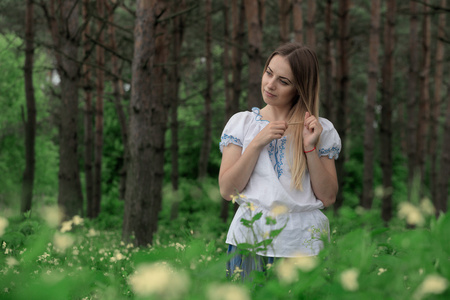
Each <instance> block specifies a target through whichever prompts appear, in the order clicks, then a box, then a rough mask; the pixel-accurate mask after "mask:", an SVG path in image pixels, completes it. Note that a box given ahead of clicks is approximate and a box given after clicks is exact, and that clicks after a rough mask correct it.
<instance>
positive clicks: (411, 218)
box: [398, 202, 425, 226]
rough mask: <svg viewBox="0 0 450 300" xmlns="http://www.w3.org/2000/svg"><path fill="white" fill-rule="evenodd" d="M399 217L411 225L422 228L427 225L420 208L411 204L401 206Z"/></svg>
mask: <svg viewBox="0 0 450 300" xmlns="http://www.w3.org/2000/svg"><path fill="white" fill-rule="evenodd" d="M398 217H399V218H400V219H405V220H406V222H407V223H408V224H409V225H416V226H422V225H423V224H424V223H425V219H424V217H423V216H422V213H421V212H420V210H419V208H417V207H416V206H414V205H413V204H411V203H409V202H402V203H400V204H399V210H398Z"/></svg>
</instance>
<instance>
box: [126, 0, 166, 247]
mask: <svg viewBox="0 0 450 300" xmlns="http://www.w3.org/2000/svg"><path fill="white" fill-rule="evenodd" d="M158 4H159V5H160V6H158V7H157V5H158ZM162 8H163V3H161V2H160V1H157V0H151V1H148V0H146V1H144V0H137V5H136V25H135V29H134V55H133V63H132V83H131V84H132V87H131V101H130V120H129V140H128V146H129V150H130V161H129V167H128V174H127V187H126V195H125V210H124V222H123V231H122V238H123V240H125V241H130V240H132V239H131V236H134V239H133V241H134V242H135V243H136V245H138V246H141V245H147V244H151V243H152V241H153V233H154V232H155V231H156V230H157V225H158V213H159V209H160V205H161V197H162V180H163V174H164V168H163V167H164V136H165V130H166V123H167V107H166V105H167V101H165V102H164V97H162V95H159V97H158V96H156V95H155V92H156V90H157V89H158V87H157V86H155V84H156V83H155V82H153V78H154V74H153V72H155V69H154V67H155V65H156V64H155V63H154V62H155V61H154V60H155V53H156V51H157V49H156V48H157V47H160V45H157V43H156V35H157V33H158V32H160V29H159V28H158V27H159V26H161V25H162V24H161V22H158V23H156V22H157V20H156V17H155V16H156V15H159V14H160V13H161V11H162ZM159 38H163V37H162V36H159ZM166 46H167V45H166ZM166 48H167V47H166ZM159 50H161V49H159Z"/></svg>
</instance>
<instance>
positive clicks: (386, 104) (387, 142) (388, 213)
mask: <svg viewBox="0 0 450 300" xmlns="http://www.w3.org/2000/svg"><path fill="white" fill-rule="evenodd" d="M395 19H396V5H395V0H389V1H388V2H387V9H386V24H385V26H384V31H385V32H384V59H385V61H384V64H383V83H382V85H381V86H382V89H381V91H382V93H381V94H382V95H381V107H382V108H381V124H380V131H381V134H380V141H381V142H380V146H381V168H382V172H383V191H384V192H383V199H382V203H381V217H382V218H383V220H384V221H385V222H386V223H387V222H388V221H389V220H390V219H391V218H392V191H393V187H392V105H391V103H392V98H393V85H392V82H393V79H394V76H393V70H394V47H395V45H394V43H395Z"/></svg>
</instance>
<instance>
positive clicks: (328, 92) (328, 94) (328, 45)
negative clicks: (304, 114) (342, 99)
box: [322, 0, 335, 123]
mask: <svg viewBox="0 0 450 300" xmlns="http://www.w3.org/2000/svg"><path fill="white" fill-rule="evenodd" d="M331 21H332V0H327V3H326V6H325V68H324V69H325V70H324V73H325V84H324V89H323V91H324V100H323V101H322V107H323V109H324V113H323V115H324V116H325V118H327V119H329V120H330V121H331V122H332V123H333V122H334V119H335V114H334V113H333V112H334V101H333V54H332V29H331Z"/></svg>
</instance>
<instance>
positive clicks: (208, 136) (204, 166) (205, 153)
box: [198, 0, 213, 179]
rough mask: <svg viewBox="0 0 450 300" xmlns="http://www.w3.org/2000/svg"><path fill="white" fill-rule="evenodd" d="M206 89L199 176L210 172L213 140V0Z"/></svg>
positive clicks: (208, 11)
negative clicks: (209, 165) (209, 164)
mask: <svg viewBox="0 0 450 300" xmlns="http://www.w3.org/2000/svg"><path fill="white" fill-rule="evenodd" d="M205 13H206V26H205V35H206V91H205V112H204V126H203V128H204V132H203V143H202V148H201V151H200V160H199V164H198V165H199V167H198V178H199V179H202V178H205V177H206V175H207V173H208V161H209V153H210V152H211V142H212V110H211V102H212V88H213V69H212V20H211V18H212V16H211V15H212V1H211V0H206V3H205Z"/></svg>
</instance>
